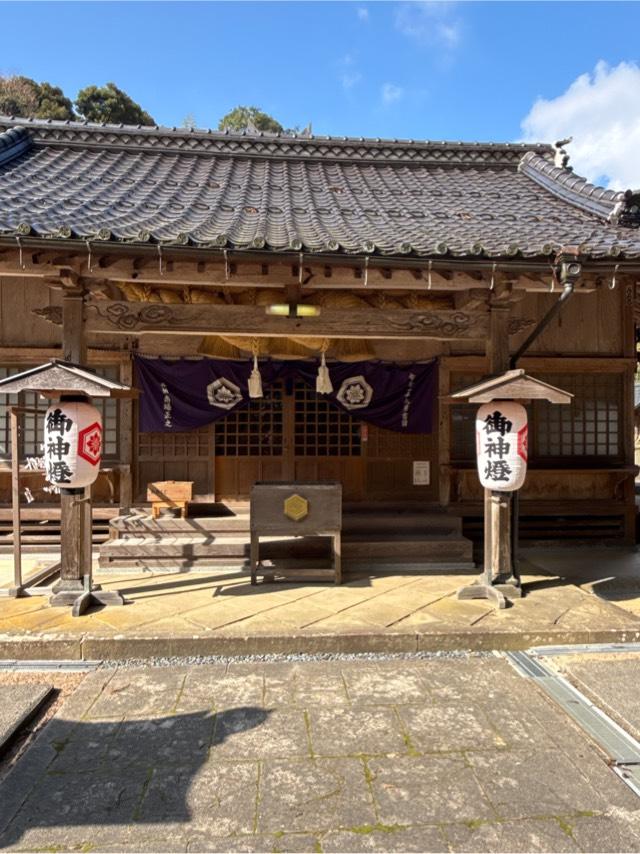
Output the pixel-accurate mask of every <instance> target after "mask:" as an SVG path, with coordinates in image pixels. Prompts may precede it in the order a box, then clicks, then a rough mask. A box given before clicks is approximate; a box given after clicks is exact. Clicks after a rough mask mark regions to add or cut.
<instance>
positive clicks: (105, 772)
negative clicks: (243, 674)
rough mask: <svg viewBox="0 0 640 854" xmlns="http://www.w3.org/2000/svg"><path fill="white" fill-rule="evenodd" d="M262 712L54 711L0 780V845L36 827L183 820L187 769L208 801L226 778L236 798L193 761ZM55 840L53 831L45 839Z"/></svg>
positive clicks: (214, 769) (213, 771)
mask: <svg viewBox="0 0 640 854" xmlns="http://www.w3.org/2000/svg"><path fill="white" fill-rule="evenodd" d="M270 714H271V710H269V709H263V708H259V707H255V706H240V707H236V708H231V709H226V710H224V711H221V712H217V713H215V714H209V713H205V712H197V713H193V714H183V715H171V716H168V717H157V718H150V719H129V720H124V721H123V720H102V721H80V722H78V721H67V720H63V719H60V718H54V719H53V720H52V721H51V722H50V723H49V724H48V725H47V727H46V728H45V729H44V730H43V731H42V733H41V734H40V736H39V737H38V738H37V739H36V741H35V742H34V744H33V745H32V746H31V748H30V749H29V750H28V751H27V752H26V754H25V755H24V756H23V757H22V758H21V759H20V761H19V762H18V764H17V765H16V766H15V768H13V769H12V771H11V772H10V773H9V774H8V775H7V777H5V778H4V780H3V781H2V782H1V783H0V849H2V848H6V847H8V846H10V845H15V844H16V843H18V842H19V841H20V839H21V838H22V837H23V835H24V833H25V832H26V831H33V830H34V829H36V828H43V829H46V828H49V829H51V830H53V829H56V828H57V829H59V830H61V831H64V829H65V828H73V827H78V826H91V827H93V828H94V829H96V828H100V827H101V828H105V827H107V828H108V827H109V826H115V825H122V826H125V827H127V826H129V825H135V824H138V823H140V824H143V825H144V824H147V823H154V824H157V823H167V822H170V823H189V822H191V820H192V811H191V809H190V805H189V797H188V796H189V791H190V789H191V787H192V784H193V783H194V778H195V777H196V775H200V777H199V785H200V786H203V787H204V790H205V793H208V794H209V796H210V797H209V798H208V800H210V801H214V802H215V800H216V799H219V794H220V792H221V791H226V790H228V788H229V786H230V785H231V786H233V785H235V786H236V787H237V788H239V790H238V791H237V792H235V795H236V796H237V797H238V798H241V797H242V795H243V792H242V789H243V788H246V783H243V781H242V780H240V781H238V780H236V781H235V783H234V781H233V780H231V779H230V780H225V779H221V778H220V767H219V766H218V765H216V764H215V763H210V765H209V766H208V769H207V772H206V773H204V772H203V770H202V769H203V766H205V765H206V763H207V762H208V760H209V759H210V758H211V759H215V758H216V755H215V752H216V749H217V748H219V747H221V746H222V745H223V744H224V742H225V741H226V740H227V739H228V738H230V737H233V736H235V735H238V734H242V733H246V732H248V731H250V730H253V729H256V728H258V727H260V726H261V725H262V724H263V723H264V722H265V721H266V720H267V719H268V717H269V715H270ZM199 800H200V797H199V796H198V801H199ZM206 800H207V798H206V797H205V799H204V802H205V803H206ZM203 805H204V804H203ZM31 838H32V836H31V835H30V837H29V839H31ZM46 839H47V836H46V834H43V842H46ZM57 842H58V835H57V834H56V838H55V840H51V844H54V843H57ZM72 844H73V840H72V839H71V837H70V845H72ZM43 850H44V849H43ZM46 850H49V849H48V848H47V849H46ZM52 850H56V849H52Z"/></svg>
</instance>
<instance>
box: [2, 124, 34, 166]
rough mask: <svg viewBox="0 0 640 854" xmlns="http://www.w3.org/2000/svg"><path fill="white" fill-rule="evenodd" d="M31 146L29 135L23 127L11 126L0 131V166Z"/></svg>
mask: <svg viewBox="0 0 640 854" xmlns="http://www.w3.org/2000/svg"><path fill="white" fill-rule="evenodd" d="M30 147H31V135H30V134H29V132H28V131H27V130H26V129H25V128H23V127H12V128H9V129H8V130H5V131H4V132H0V166H5V165H6V164H7V163H8V162H9V161H10V160H13V159H14V158H15V157H18V156H19V155H20V154H22V153H23V152H25V151H27V150H28V149H29V148H30Z"/></svg>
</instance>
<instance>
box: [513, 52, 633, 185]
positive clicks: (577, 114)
mask: <svg viewBox="0 0 640 854" xmlns="http://www.w3.org/2000/svg"><path fill="white" fill-rule="evenodd" d="M521 127H522V130H523V133H524V139H525V141H527V142H532V141H541V142H555V141H556V140H558V139H562V138H564V137H568V136H573V142H572V143H571V144H570V145H569V146H568V148H567V152H568V153H569V155H570V157H571V166H573V168H574V169H575V171H576V173H577V174H578V175H583V176H584V177H585V178H587V180H589V181H599V182H603V181H605V182H606V181H607V179H608V185H609V187H611V189H614V190H620V189H627V188H628V187H632V188H637V187H640V156H639V152H640V67H638V65H636V64H635V63H633V62H621V63H620V64H619V65H617V66H615V67H614V68H611V67H610V66H609V65H607V63H606V62H599V63H598V64H597V65H596V67H595V69H594V71H593V73H592V74H590V73H587V74H581V75H580V76H579V77H578V78H577V79H576V80H574V81H573V83H572V84H571V85H570V86H569V88H568V89H567V90H566V92H563V93H562V95H558V97H557V98H551V99H549V100H545V99H544V98H539V99H538V100H537V101H536V102H535V104H534V105H533V107H532V108H531V110H530V111H529V113H528V115H527V116H525V118H524V119H523V121H522V124H521Z"/></svg>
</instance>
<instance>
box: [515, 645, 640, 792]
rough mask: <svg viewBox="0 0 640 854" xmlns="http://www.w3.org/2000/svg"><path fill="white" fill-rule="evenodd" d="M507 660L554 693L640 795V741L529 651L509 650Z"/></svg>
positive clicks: (523, 673)
mask: <svg viewBox="0 0 640 854" xmlns="http://www.w3.org/2000/svg"><path fill="white" fill-rule="evenodd" d="M505 657H506V658H507V660H508V661H509V662H510V663H511V664H512V665H513V667H514V668H515V669H516V670H517V672H518V673H520V675H521V676H524V677H526V678H528V679H535V681H536V684H537V685H539V686H540V688H541V689H542V690H543V691H544V692H545V693H546V694H547V696H549V697H551V699H553V700H554V701H555V702H556V703H557V704H558V705H559V706H560V707H561V708H562V709H563V710H564V711H565V712H566V713H567V714H568V715H569V716H570V717H571V718H573V720H574V721H575V722H576V723H577V724H578V726H579V727H580V728H581V729H582V730H584V731H585V732H586V733H587V734H588V735H589V736H590V737H591V738H592V739H593V740H594V741H595V742H596V744H598V745H599V746H600V747H601V749H602V750H603V751H604V753H605V754H606V755H607V757H608V759H609V761H610V764H611V766H612V767H613V770H614V771H615V772H616V774H617V775H618V776H619V777H620V779H621V780H623V781H624V782H625V783H626V784H627V785H628V786H629V787H630V788H631V789H632V790H633V791H634V792H635V793H636V794H637V795H638V796H639V797H640V743H639V742H637V741H636V739H635V738H633V737H632V736H631V735H629V733H628V732H626V731H625V730H623V729H622V727H621V726H619V725H618V724H617V723H616V722H615V721H614V720H612V719H611V718H610V717H609V716H608V715H606V714H605V713H604V712H603V711H602V710H601V709H599V708H598V707H597V706H596V705H594V704H593V703H592V702H591V701H590V700H589V699H588V698H587V697H585V696H584V694H582V693H581V692H580V691H578V689H577V688H574V687H573V685H571V683H570V682H568V681H567V680H566V679H565V678H564V677H562V676H559V675H558V674H556V673H554V672H553V671H552V670H551V669H550V668H548V667H547V666H546V665H545V664H543V663H542V662H540V661H538V660H536V659H535V658H533V657H532V656H531V655H529V654H528V653H526V652H507V653H505Z"/></svg>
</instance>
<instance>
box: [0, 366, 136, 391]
mask: <svg viewBox="0 0 640 854" xmlns="http://www.w3.org/2000/svg"><path fill="white" fill-rule="evenodd" d="M21 391H33V392H37V393H38V394H41V395H43V397H59V396H60V394H74V393H77V394H86V395H88V396H89V397H115V398H123V397H124V398H127V397H137V395H138V391H137V389H133V388H130V387H129V386H126V385H123V384H122V383H119V382H115V381H114V380H109V379H105V378H104V377H101V376H98V374H96V373H94V372H93V371H91V370H89V369H87V368H85V367H83V366H82V365H76V364H74V363H72V362H63V361H58V360H56V359H52V360H51V361H50V362H46V363H45V364H44V365H38V366H37V367H35V368H29V369H28V370H26V371H22V372H21V373H19V374H13V375H12V376H10V377H7V378H6V379H3V380H0V395H2V394H19V392H21Z"/></svg>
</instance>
